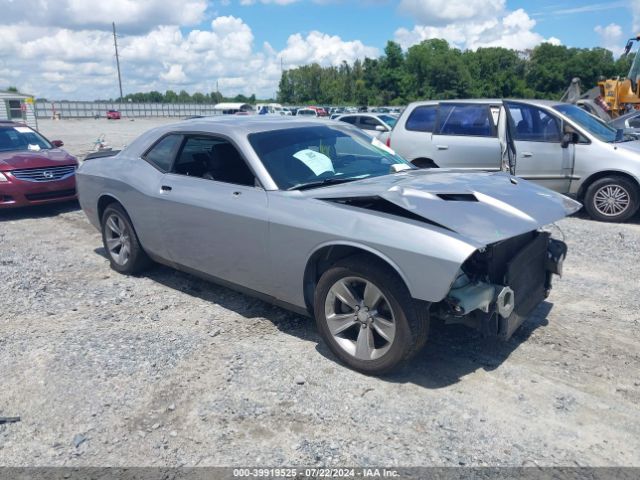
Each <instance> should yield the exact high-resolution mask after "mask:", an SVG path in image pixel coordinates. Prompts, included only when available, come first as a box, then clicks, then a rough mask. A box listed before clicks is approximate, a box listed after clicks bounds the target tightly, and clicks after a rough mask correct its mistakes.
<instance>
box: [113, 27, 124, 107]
mask: <svg viewBox="0 0 640 480" xmlns="http://www.w3.org/2000/svg"><path fill="white" fill-rule="evenodd" d="M111 25H113V46H114V47H115V48H116V66H117V67H118V86H119V87H120V102H122V77H121V76H120V57H119V56H118V38H117V37H116V22H112V23H111ZM118 103H119V102H118Z"/></svg>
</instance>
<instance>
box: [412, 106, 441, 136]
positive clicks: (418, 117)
mask: <svg viewBox="0 0 640 480" xmlns="http://www.w3.org/2000/svg"><path fill="white" fill-rule="evenodd" d="M437 112H438V106H437V105H428V106H423V107H416V108H415V109H414V110H413V112H411V113H410V114H409V118H407V122H406V124H405V128H406V129H407V130H411V131H414V132H433V130H434V128H435V126H436V114H437Z"/></svg>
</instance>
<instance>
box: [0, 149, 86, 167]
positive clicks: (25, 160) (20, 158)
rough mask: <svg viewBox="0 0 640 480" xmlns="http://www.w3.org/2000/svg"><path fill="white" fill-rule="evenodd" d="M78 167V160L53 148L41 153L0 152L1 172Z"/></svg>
mask: <svg viewBox="0 0 640 480" xmlns="http://www.w3.org/2000/svg"><path fill="white" fill-rule="evenodd" d="M69 164H73V165H76V164H77V161H76V158H75V157H73V156H72V155H69V154H68V153H67V152H65V151H64V150H61V149H59V148H53V149H51V150H40V151H39V152H30V151H20V152H15V151H14V152H0V171H7V170H14V169H19V168H43V167H56V166H62V165H69Z"/></svg>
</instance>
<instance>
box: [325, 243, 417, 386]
mask: <svg viewBox="0 0 640 480" xmlns="http://www.w3.org/2000/svg"><path fill="white" fill-rule="evenodd" d="M314 313H315V318H316V323H317V325H318V330H319V331H320V334H321V335H322V337H323V339H324V340H325V342H326V343H327V345H328V346H329V348H330V349H331V351H332V352H333V353H334V354H335V355H336V356H337V357H338V358H339V359H340V360H342V362H344V363H345V364H346V365H348V366H349V367H351V368H353V369H354V370H358V371H360V372H362V373H365V374H370V375H381V374H384V373H387V372H389V371H391V370H392V369H394V368H395V367H397V366H398V365H400V364H401V363H402V362H404V361H405V360H407V359H408V358H410V357H411V356H412V354H414V353H416V352H417V351H418V350H419V349H420V348H421V347H422V345H424V343H425V340H426V338H427V333H428V328H429V315H428V310H427V308H426V307H425V308H418V306H417V305H416V303H415V302H414V300H413V299H412V298H411V295H410V294H409V291H408V289H407V287H406V286H405V284H404V282H403V281H402V279H401V278H400V277H399V276H398V275H397V273H396V272H395V271H394V270H393V269H391V268H390V267H388V266H386V265H385V264H383V263H381V262H375V261H374V262H372V261H371V259H370V258H369V257H363V256H355V257H350V258H347V259H345V260H342V261H340V262H338V263H336V264H335V265H334V266H333V267H332V268H330V269H329V270H327V271H326V272H325V273H324V274H323V275H322V277H321V278H320V280H319V282H318V285H317V287H316V291H315V302H314Z"/></svg>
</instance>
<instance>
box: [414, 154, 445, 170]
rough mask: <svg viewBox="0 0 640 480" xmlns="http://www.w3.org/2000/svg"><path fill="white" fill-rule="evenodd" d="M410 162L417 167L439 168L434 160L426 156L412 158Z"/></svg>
mask: <svg viewBox="0 0 640 480" xmlns="http://www.w3.org/2000/svg"><path fill="white" fill-rule="evenodd" d="M411 163H412V164H413V165H415V166H416V167H418V168H440V167H439V166H438V164H437V163H436V162H434V161H433V160H432V159H430V158H426V157H418V158H414V159H413V160H411Z"/></svg>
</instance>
